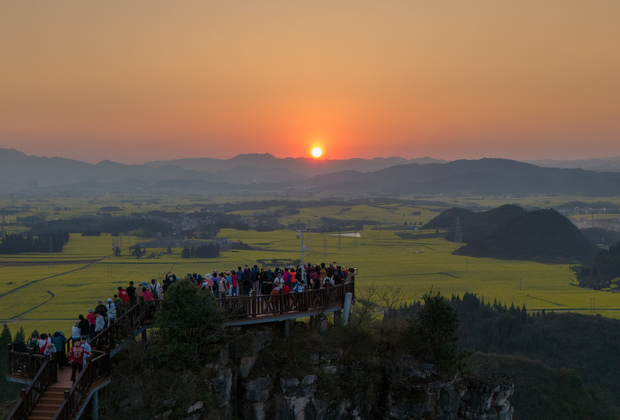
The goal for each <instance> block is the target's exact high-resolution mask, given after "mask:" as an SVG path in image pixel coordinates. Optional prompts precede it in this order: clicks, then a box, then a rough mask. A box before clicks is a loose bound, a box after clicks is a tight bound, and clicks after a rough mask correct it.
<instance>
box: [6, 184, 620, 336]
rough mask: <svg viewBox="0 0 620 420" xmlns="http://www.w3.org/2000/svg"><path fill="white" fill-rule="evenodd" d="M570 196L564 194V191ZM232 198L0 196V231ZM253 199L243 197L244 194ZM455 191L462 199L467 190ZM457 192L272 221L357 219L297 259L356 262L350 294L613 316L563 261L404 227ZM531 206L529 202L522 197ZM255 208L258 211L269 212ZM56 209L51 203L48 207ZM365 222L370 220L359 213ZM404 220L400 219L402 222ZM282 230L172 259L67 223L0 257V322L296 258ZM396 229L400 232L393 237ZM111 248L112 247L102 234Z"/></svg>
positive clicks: (312, 241)
mask: <svg viewBox="0 0 620 420" xmlns="http://www.w3.org/2000/svg"><path fill="white" fill-rule="evenodd" d="M573 199H574V198H573ZM250 200H251V198H246V197H240V198H231V197H209V198H206V199H197V198H196V197H191V196H188V197H176V196H173V197H166V198H156V199H155V198H153V197H122V196H106V197H102V198H97V199H88V200H87V199H77V198H76V199H63V200H54V199H46V200H41V201H37V202H32V201H29V202H15V201H12V202H11V203H8V202H6V201H5V202H3V203H2V205H4V208H9V207H10V208H16V209H19V211H17V212H16V214H12V215H7V216H5V225H4V226H3V227H4V228H5V231H11V230H12V231H20V229H23V228H22V227H20V226H19V224H18V223H16V222H17V217H25V216H37V215H38V216H41V215H44V216H45V217H46V218H49V219H51V220H53V219H67V218H71V217H76V216H80V215H83V214H93V215H94V214H101V213H102V209H103V210H107V211H108V212H109V213H114V214H115V215H118V214H126V215H127V214H130V213H133V212H148V211H155V210H157V211H178V212H189V211H196V210H200V209H201V208H204V206H205V205H210V206H217V205H218V204H222V203H231V202H236V203H239V204H240V205H241V203H243V202H246V201H250ZM254 200H255V198H254ZM467 200H470V199H469V198H468V199H467ZM467 200H464V199H446V200H445V201H446V204H445V206H446V207H441V206H437V205H432V204H428V203H422V204H416V203H415V202H411V203H410V204H409V203H406V202H405V203H396V204H394V203H387V204H381V203H373V202H372V201H370V202H367V203H362V204H351V203H343V204H342V205H334V204H333V203H330V204H328V205H325V206H314V207H304V208H300V209H299V211H298V212H297V213H296V214H286V215H283V216H281V217H280V218H279V219H278V220H279V222H280V223H282V224H283V225H286V226H289V225H296V224H297V225H298V226H299V227H302V226H304V227H305V226H310V227H314V226H317V224H318V223H320V221H321V219H322V218H325V217H329V218H336V219H342V220H345V221H346V220H356V221H367V224H364V225H363V228H361V229H359V233H360V237H346V236H337V235H335V234H334V233H330V232H316V231H310V232H306V233H305V234H304V245H305V246H306V252H305V255H304V258H305V261H306V262H308V261H310V262H313V263H317V262H328V263H329V262H333V261H336V262H338V263H339V264H342V265H346V266H349V267H350V266H353V267H357V268H358V269H359V273H360V274H359V276H358V282H357V285H358V293H363V288H364V287H365V286H369V285H377V286H379V287H385V288H391V289H393V290H400V291H401V295H402V296H403V298H404V299H406V300H408V301H412V300H416V299H420V298H421V297H422V295H423V294H424V293H426V292H428V291H429V290H430V289H431V287H432V288H433V289H434V290H438V291H441V293H442V294H444V295H451V294H460V295H462V294H463V293H464V292H465V291H470V292H475V293H477V294H479V295H483V296H484V297H485V299H486V300H491V301H493V300H494V299H497V300H501V302H502V303H504V302H505V303H507V305H508V306H510V304H511V303H512V302H514V304H515V305H523V304H525V305H526V307H527V308H528V309H529V310H541V309H546V310H547V311H549V310H573V311H579V312H586V313H600V314H601V315H603V316H609V317H615V318H620V311H617V310H619V309H620V295H618V294H615V293H610V292H605V291H588V290H584V289H582V288H579V287H577V285H576V281H575V277H574V274H573V272H572V270H571V269H570V267H569V266H568V265H550V264H542V263H535V262H525V261H511V260H493V259H487V258H473V257H465V256H455V255H452V254H451V253H452V251H454V250H455V249H456V248H457V247H458V245H456V244H454V243H452V242H448V241H445V240H444V239H441V238H438V237H433V236H434V235H433V234H434V233H435V231H432V232H431V231H420V230H410V228H409V226H412V225H417V224H421V223H423V222H426V221H428V220H430V219H431V218H432V217H434V216H435V215H436V214H438V212H439V211H441V210H442V209H443V208H447V206H450V205H455V204H459V205H464V202H465V201H467ZM537 200H538V201H536V202H541V203H543V202H550V200H553V201H554V203H557V202H559V203H562V202H568V201H570V200H571V198H570V197H566V198H565V199H558V198H557V197H556V198H550V199H549V200H545V199H544V198H537ZM482 202H484V203H485V206H487V205H492V206H494V205H500V204H504V203H505V202H514V200H513V201H509V200H507V199H484V200H480V201H478V202H477V203H478V205H482V204H481V203H482ZM528 204H531V205H533V202H532V203H528ZM274 210H276V209H274V208H265V209H262V210H260V211H258V213H260V212H273V211H274ZM56 213H57V214H56ZM230 213H231V214H242V215H243V216H244V217H251V216H252V214H254V213H257V212H255V211H248V210H241V209H240V210H233V211H231V212H230ZM371 222H372V223H371ZM405 222H406V223H407V225H405ZM295 233H296V232H295V230H294V229H279V230H274V231H264V232H259V231H256V230H252V229H249V230H238V229H231V228H222V229H220V230H219V233H218V235H217V237H218V238H227V239H229V240H231V241H241V242H243V243H245V244H247V245H248V246H249V247H250V249H230V250H225V251H222V252H221V254H220V257H219V258H215V259H182V258H181V248H180V247H172V253H171V254H168V253H167V252H166V249H165V248H155V249H152V248H149V249H148V252H147V257H142V258H140V259H137V258H135V257H133V256H131V255H130V252H129V250H128V248H129V247H130V246H134V245H135V244H136V243H145V242H147V241H148V240H149V239H150V238H144V237H138V236H134V235H131V234H128V235H126V236H122V237H119V236H111V235H109V234H105V233H104V234H102V235H101V236H82V235H81V234H76V233H72V234H71V239H70V240H69V243H68V245H67V246H66V247H65V248H64V250H63V251H62V252H61V253H51V254H50V253H40V254H38V253H28V254H16V255H3V256H0V264H2V265H1V266H0V323H3V322H7V323H8V324H9V326H10V328H11V331H12V332H13V333H14V332H15V331H16V330H17V329H19V327H23V328H24V330H25V331H26V333H27V334H28V333H29V332H31V331H32V330H34V329H37V330H39V331H52V330H58V329H62V330H64V331H65V333H67V332H68V331H69V330H70V327H71V325H72V323H73V320H75V319H76V318H77V315H78V314H80V313H81V314H86V312H87V310H88V308H91V307H94V306H95V305H96V302H97V299H105V298H108V297H112V295H113V294H114V292H115V291H116V289H117V287H118V286H119V285H123V286H126V285H127V284H128V282H129V281H130V280H133V281H136V282H138V281H142V280H150V279H151V278H159V279H161V278H162V277H163V276H164V275H165V273H166V272H168V271H170V270H172V271H173V272H174V273H176V274H177V275H178V276H184V275H185V274H186V273H201V274H204V273H206V272H209V271H211V270H213V269H218V270H219V269H231V268H235V267H237V266H239V265H241V266H243V265H245V264H247V265H250V266H251V265H254V264H258V265H259V266H263V265H272V266H275V265H278V264H286V263H290V262H292V261H294V260H299V259H300V249H301V240H300V239H298V238H297V236H296V234H295ZM398 233H401V234H403V233H406V234H407V235H403V236H404V237H405V238H407V239H403V238H401V237H400V236H398V235H397V234H398ZM115 244H116V245H120V246H121V248H122V253H121V255H120V256H118V257H115V256H113V255H112V251H113V247H114V245H115Z"/></svg>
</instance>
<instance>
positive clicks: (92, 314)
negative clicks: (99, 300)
mask: <svg viewBox="0 0 620 420" xmlns="http://www.w3.org/2000/svg"><path fill="white" fill-rule="evenodd" d="M86 319H87V320H88V323H89V324H90V328H89V329H88V336H89V337H90V339H91V340H92V339H93V337H94V336H95V326H96V325H95V322H96V321H97V315H95V311H93V308H88V315H86Z"/></svg>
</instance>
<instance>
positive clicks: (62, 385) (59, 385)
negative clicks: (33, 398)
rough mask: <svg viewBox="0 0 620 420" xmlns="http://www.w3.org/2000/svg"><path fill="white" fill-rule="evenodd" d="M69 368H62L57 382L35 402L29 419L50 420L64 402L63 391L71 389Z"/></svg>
mask: <svg viewBox="0 0 620 420" xmlns="http://www.w3.org/2000/svg"><path fill="white" fill-rule="evenodd" d="M71 386H72V382H71V368H70V367H63V368H60V370H59V371H58V382H56V383H55V384H52V385H50V386H48V387H47V388H46V389H45V391H43V394H42V395H41V397H39V400H38V401H37V402H36V404H35V405H34V407H33V408H32V411H31V412H30V415H29V416H28V418H29V419H32V420H51V419H53V418H54V416H55V415H56V412H58V409H59V408H60V406H61V404H62V403H63V401H64V400H65V391H69V390H70V389H71Z"/></svg>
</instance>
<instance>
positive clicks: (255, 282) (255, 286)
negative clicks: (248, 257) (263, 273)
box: [251, 264, 260, 295]
mask: <svg viewBox="0 0 620 420" xmlns="http://www.w3.org/2000/svg"><path fill="white" fill-rule="evenodd" d="M251 277H252V290H254V294H256V295H257V294H259V293H260V292H259V290H260V270H259V269H258V266H257V265H256V264H254V267H252V274H251Z"/></svg>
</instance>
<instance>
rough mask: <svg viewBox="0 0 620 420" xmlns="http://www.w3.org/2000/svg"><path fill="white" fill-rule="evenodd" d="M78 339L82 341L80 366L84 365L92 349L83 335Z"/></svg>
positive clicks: (91, 353)
mask: <svg viewBox="0 0 620 420" xmlns="http://www.w3.org/2000/svg"><path fill="white" fill-rule="evenodd" d="M80 341H81V342H82V348H83V349H84V353H83V354H82V355H83V357H82V366H86V364H87V363H88V361H89V360H90V357H91V356H92V355H93V349H92V347H91V346H90V344H88V341H87V340H86V336H85V335H83V336H82V337H80Z"/></svg>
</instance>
